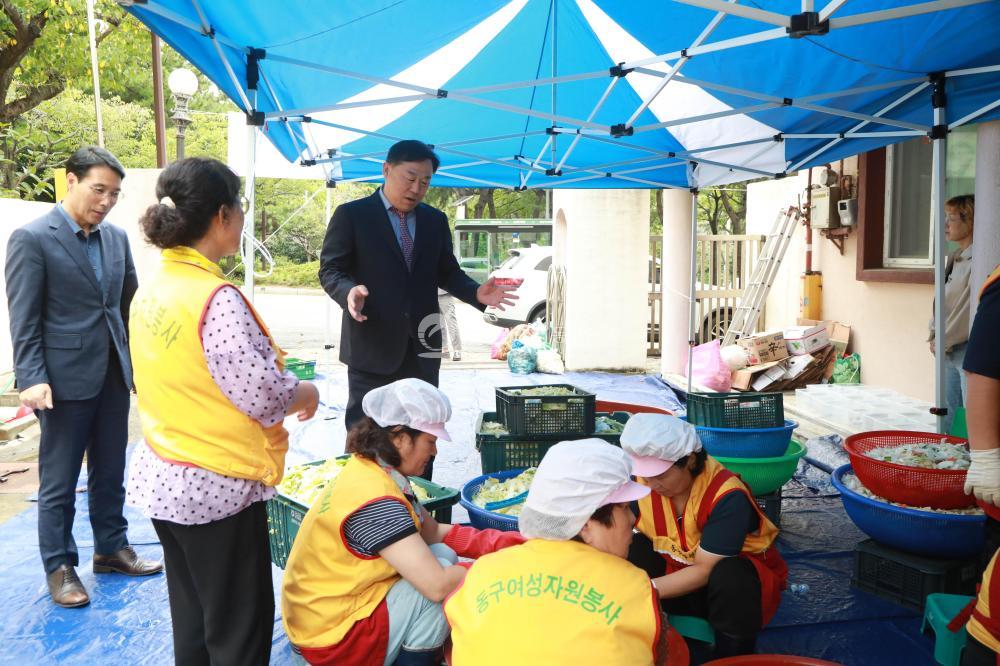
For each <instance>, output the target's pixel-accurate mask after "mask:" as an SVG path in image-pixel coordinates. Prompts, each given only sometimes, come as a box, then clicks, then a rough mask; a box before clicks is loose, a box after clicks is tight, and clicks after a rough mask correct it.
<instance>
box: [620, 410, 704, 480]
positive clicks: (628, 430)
mask: <svg viewBox="0 0 1000 666" xmlns="http://www.w3.org/2000/svg"><path fill="white" fill-rule="evenodd" d="M621 445H622V449H624V450H625V452H626V453H628V454H629V455H630V456H631V457H632V471H633V473H634V474H635V475H636V476H641V477H646V478H648V477H651V476H659V475H660V474H663V473H664V472H666V471H667V470H668V469H670V468H671V467H672V466H673V464H674V463H675V462H677V461H678V460H680V459H681V458H683V457H684V456H686V455H688V454H691V453H694V452H695V451H701V440H700V439H698V431H697V430H695V427H694V426H693V425H691V424H690V423H688V422H687V421H682V420H681V419H679V418H677V417H676V416H670V415H669V414H636V415H634V416H632V417H631V418H630V419H629V420H628V422H626V423H625V429H624V430H623V431H622V436H621Z"/></svg>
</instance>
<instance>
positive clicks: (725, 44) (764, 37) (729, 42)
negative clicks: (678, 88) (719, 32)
mask: <svg viewBox="0 0 1000 666" xmlns="http://www.w3.org/2000/svg"><path fill="white" fill-rule="evenodd" d="M786 37H788V32H787V31H786V30H785V29H784V28H772V29H770V30H763V31H761V32H755V33H753V34H751V35H743V36H742V37H732V38H730V39H723V40H721V41H718V42H711V43H709V44H702V45H701V46H699V47H697V48H694V49H688V51H687V55H688V56H696V55H704V54H706V53H714V52H716V51H725V50H727V49H734V48H738V47H740V46H749V45H751V44H760V43H761V42H769V41H771V40H774V39H783V38H786ZM682 55H684V54H683V53H682V52H680V51H671V52H670V53H664V54H663V55H655V56H650V57H649V58H642V59H641V60H633V61H630V62H626V63H624V64H623V65H622V69H637V68H639V67H643V66H645V65H655V64H657V63H660V62H665V61H667V60H677V59H678V58H680V57H681V56H682ZM662 73H663V72H660V74H662Z"/></svg>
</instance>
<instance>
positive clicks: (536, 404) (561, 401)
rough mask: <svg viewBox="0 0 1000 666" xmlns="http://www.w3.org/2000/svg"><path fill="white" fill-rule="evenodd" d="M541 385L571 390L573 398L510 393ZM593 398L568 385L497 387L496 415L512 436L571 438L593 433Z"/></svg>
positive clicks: (593, 396)
mask: <svg viewBox="0 0 1000 666" xmlns="http://www.w3.org/2000/svg"><path fill="white" fill-rule="evenodd" d="M543 386H551V387H558V388H564V389H571V390H572V391H573V395H540V396H524V395H516V394H514V393H511V391H515V390H522V389H530V388H541V387H543ZM595 400H596V396H595V395H594V394H593V393H589V392H587V391H584V390H583V389H580V388H577V387H575V386H571V385H569V384H543V385H541V386H505V387H497V414H498V415H499V417H500V423H502V424H503V425H504V427H505V428H507V431H508V432H510V434H512V435H551V436H557V437H559V436H562V437H573V436H578V435H589V434H591V433H593V432H594V403H595Z"/></svg>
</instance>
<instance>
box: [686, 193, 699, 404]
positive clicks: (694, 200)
mask: <svg viewBox="0 0 1000 666" xmlns="http://www.w3.org/2000/svg"><path fill="white" fill-rule="evenodd" d="M697 255H698V190H691V281H690V283H689V284H688V371H687V380H688V381H687V392H688V393H691V383H692V379H691V375H692V374H694V373H693V371H694V342H695V331H694V320H695V283H696V282H697V279H698V263H697V261H698V256H697Z"/></svg>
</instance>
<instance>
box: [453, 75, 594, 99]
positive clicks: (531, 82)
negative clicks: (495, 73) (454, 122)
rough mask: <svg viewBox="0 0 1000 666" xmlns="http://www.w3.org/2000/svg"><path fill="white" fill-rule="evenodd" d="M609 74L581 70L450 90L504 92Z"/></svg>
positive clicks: (457, 92)
mask: <svg viewBox="0 0 1000 666" xmlns="http://www.w3.org/2000/svg"><path fill="white" fill-rule="evenodd" d="M606 76H608V70H606V69H602V70H597V71H593V72H581V73H579V74H564V75H562V76H547V77H545V78H542V79H528V80H527V81H510V82H508V83H497V84H495V85H490V86H477V87H475V88H455V89H454V90H449V91H448V94H449V95H452V94H455V95H482V94H484V93H492V92H503V91H505V90H516V89H518V88H537V87H539V86H547V85H552V84H558V83H573V82H574V81H587V80H590V79H602V78H604V77H606Z"/></svg>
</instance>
